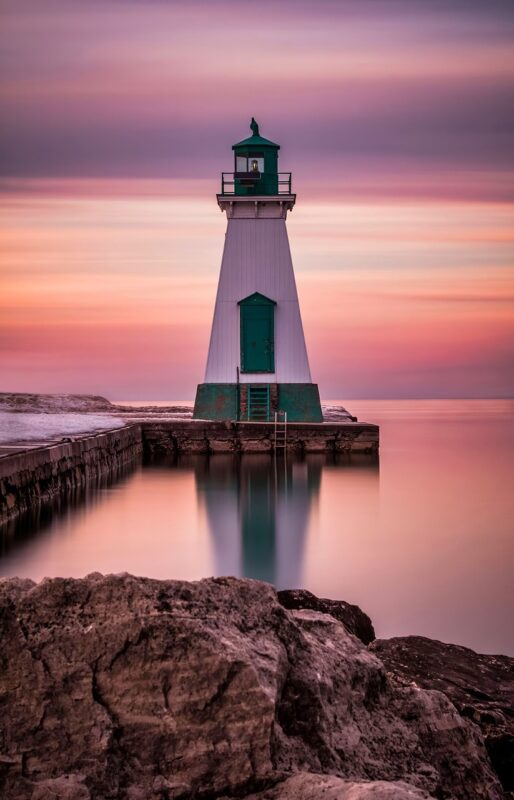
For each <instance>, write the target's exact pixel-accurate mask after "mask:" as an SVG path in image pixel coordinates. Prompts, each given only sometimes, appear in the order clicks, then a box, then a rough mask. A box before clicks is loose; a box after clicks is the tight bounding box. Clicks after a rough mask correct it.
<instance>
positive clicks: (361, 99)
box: [0, 0, 514, 399]
mask: <svg viewBox="0 0 514 800" xmlns="http://www.w3.org/2000/svg"><path fill="white" fill-rule="evenodd" d="M86 5H87V9H86ZM86 5H85V4H83V3H81V2H78V0H66V2H64V0H62V2H61V1H60V0H37V2H36V0H27V2H25V3H24V4H23V8H22V7H21V5H20V4H19V3H17V2H15V1H14V0H7V2H4V3H3V9H2V17H3V20H2V22H3V24H2V26H1V30H2V33H1V34H0V38H2V39H3V41H0V53H1V56H0V68H1V70H0V74H1V75H2V81H1V84H0V102H1V105H2V111H3V113H2V117H3V119H4V120H5V124H4V126H3V129H2V132H1V133H0V148H1V153H2V165H1V167H2V176H1V178H0V189H1V193H0V203H1V206H2V207H1V209H0V212H1V223H0V225H1V228H0V236H1V247H2V254H3V258H2V265H1V272H0V379H1V384H0V390H5V391H50V392H51V391H55V392H61V391H77V392H94V393H101V394H104V395H106V396H108V397H110V398H112V399H137V398H139V399H164V398H169V399H191V398H193V396H194V391H195V387H196V384H197V383H198V382H200V381H201V380H202V378H203V369H204V364H205V358H206V353H207V345H208V336H209V329H210V322H211V318H212V310H213V304H214V296H215V291H216V282H217V277H218V271H219V265H220V258H221V251H222V245H223V234H224V227H225V220H224V218H223V216H222V215H221V213H220V211H219V209H218V208H217V206H216V201H215V193H216V191H217V190H218V180H219V173H220V172H221V170H222V169H223V170H228V169H230V168H231V164H232V162H231V158H232V154H231V145H232V144H233V142H235V141H238V140H239V139H241V138H243V137H244V136H246V134H247V132H248V130H247V126H248V122H249V119H250V117H251V116H252V115H255V116H256V117H257V119H258V120H259V122H260V124H261V130H262V132H263V134H264V135H265V136H268V137H269V138H271V139H273V140H275V141H279V142H280V143H281V145H282V151H281V164H280V166H281V169H283V170H288V169H290V170H292V171H293V180H294V186H295V189H296V191H297V193H298V204H297V207H296V208H295V210H294V212H293V213H292V214H291V215H290V217H289V220H288V228H289V235H290V241H291V248H292V253H293V259H294V263H295V268H296V273H297V281H298V289H299V294H300V301H301V306H302V312H303V318H304V327H305V332H306V337H307V346H308V350H309V355H310V361H311V369H312V373H313V378H314V380H316V381H317V382H319V384H320V390H321V394H322V397H324V398H325V399H336V398H351V397H445V396H447V397H456V396H457V397H463V396H469V397H471V396H479V397H494V396H506V395H508V396H512V394H513V393H514V313H513V312H514V271H513V240H514V225H513V217H514V215H513V191H512V186H513V185H514V183H513V172H514V142H513V134H512V131H513V129H514V124H513V123H514V112H513V109H514V102H513V99H514V98H513V97H512V89H511V87H512V79H513V77H514V55H513V53H514V50H513V48H512V38H513V32H514V10H513V7H512V5H511V4H510V3H507V2H505V3H504V2H500V1H499V0H498V1H496V0H493V2H491V3H490V4H487V9H486V8H485V6H484V4H482V3H479V2H468V3H463V4H460V3H454V2H450V1H449V0H448V2H442V1H441V2H439V0H437V1H435V2H434V3H430V4H427V3H424V2H421V0H419V2H418V0H384V2H381V3H377V2H374V0H360V2H356V0H348V1H347V2H345V0H342V2H338V3H336V2H325V1H324V0H322V2H318V3H314V2H301V0H300V2H295V3H293V2H292V0H291V2H277V3H271V2H268V1H267V0H265V2H263V3H262V4H259V6H258V7H256V6H254V5H250V4H248V5H246V4H244V3H235V2H212V3H209V4H206V3H199V2H191V3H176V2H172V1H171V0H170V2H162V0H148V1H147V2H142V0H141V1H140V0H127V1H126V2H123V3H122V2H120V0H102V2H100V0H91V2H89V3H87V4H86Z"/></svg>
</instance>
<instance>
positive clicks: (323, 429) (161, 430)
mask: <svg viewBox="0 0 514 800" xmlns="http://www.w3.org/2000/svg"><path fill="white" fill-rule="evenodd" d="M141 428H142V434H143V443H144V450H145V452H146V453H148V454H154V453H159V454H161V453H162V454H164V453H166V454H176V455H180V454H182V453H204V454H214V453H266V452H273V450H274V443H275V426H274V424H273V423H271V422H228V421H227V422H214V421H213V422H211V421H205V420H174V421H173V422H171V421H170V422H157V421H152V422H143V423H142V424H141ZM378 445H379V428H378V425H371V424H369V423H366V422H323V423H315V422H293V423H289V424H288V425H287V439H286V447H287V452H288V453H296V454H298V455H301V454H303V453H366V454H368V455H376V454H377V453H378Z"/></svg>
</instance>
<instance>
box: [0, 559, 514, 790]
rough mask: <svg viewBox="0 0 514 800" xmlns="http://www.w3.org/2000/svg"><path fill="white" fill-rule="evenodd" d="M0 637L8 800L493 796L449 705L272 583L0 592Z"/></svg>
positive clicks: (1, 742) (1, 744) (475, 739)
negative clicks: (280, 596)
mask: <svg viewBox="0 0 514 800" xmlns="http://www.w3.org/2000/svg"><path fill="white" fill-rule="evenodd" d="M0 624H1V632H0V636H1V650H0V796H2V797H3V798H4V797H5V798H8V799H9V800H22V799H23V800H24V799H25V798H31V800H50V799H51V800H59V799H60V800H64V798H66V800H79V799H80V800H88V798H92V799H93V800H96V798H98V799H102V800H103V798H106V799H107V798H123V799H124V800H125V798H126V800H158V798H159V799H161V798H168V800H170V799H172V798H177V799H178V798H184V800H185V799H186V798H191V799H192V798H201V797H204V798H207V797H208V798H222V797H224V798H231V797H235V796H237V797H255V798H260V799H261V800H264V798H270V799H273V800H279V798H284V800H286V799H288V798H291V799H292V798H293V797H294V798H298V800H311V798H312V800H314V798H326V800H332V798H333V799H334V800H335V798H338V800H343V799H344V800H360V798H366V800H367V799H368V798H374V799H375V800H386V799H387V800H389V799H390V798H391V799H392V798H395V799H396V798H397V799H398V800H407V798H412V800H421V798H427V797H433V798H439V800H442V799H443V798H445V799H446V800H500V798H501V797H502V791H501V787H500V785H499V782H498V780H497V778H496V776H495V774H494V773H493V771H492V769H491V767H490V763H489V759H488V756H487V753H486V750H485V747H484V743H483V738H482V735H481V733H480V730H479V728H478V727H477V726H476V725H475V724H473V723H472V722H470V721H468V720H466V719H464V718H463V717H462V716H461V715H460V714H459V713H458V712H457V711H456V709H455V707H454V706H453V705H452V703H451V702H450V701H449V700H448V699H447V698H446V696H445V695H444V694H442V693H441V692H438V691H425V690H423V689H419V688H416V687H412V686H399V685H397V683H395V682H394V681H391V680H390V679H389V678H388V676H387V674H386V670H385V668H384V666H383V664H382V662H381V661H380V660H379V659H378V658H377V656H376V655H374V654H373V653H370V652H369V651H368V649H367V648H366V647H365V646H364V644H363V643H362V642H361V641H360V640H359V639H357V638H356V637H355V636H353V635H352V634H351V633H349V632H348V631H347V630H346V628H345V626H344V625H343V624H341V622H339V621H338V620H337V619H335V617H333V616H330V615H328V614H324V613H320V612H319V611H313V610H309V609H300V610H286V609H285V608H283V607H282V606H281V605H280V603H279V602H278V600H277V595H276V593H275V591H274V590H273V589H272V587H270V586H269V585H267V584H262V583H259V582H256V581H239V580H235V579H210V580H205V581H200V582H199V583H186V582H179V581H155V580H150V579H137V578H133V577H130V576H126V575H125V576H107V577H102V576H100V575H93V576H89V577H88V578H86V579H84V580H72V579H68V580H62V579H55V580H46V581H43V582H42V583H40V584H38V585H35V584H33V583H32V582H31V581H22V580H19V579H14V580H4V581H1V582H0ZM300 773H311V774H310V775H308V774H300ZM340 779H343V780H340ZM395 783H396V784H397V785H394V784H395Z"/></svg>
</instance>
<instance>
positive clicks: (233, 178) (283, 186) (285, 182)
mask: <svg viewBox="0 0 514 800" xmlns="http://www.w3.org/2000/svg"><path fill="white" fill-rule="evenodd" d="M291 175H292V173H291V172H279V173H278V192H277V194H291V186H292V177H291ZM252 177H253V176H252V173H241V172H222V173H221V194H236V186H241V187H246V188H248V187H249V186H251V187H252V188H255V189H257V191H256V194H258V193H259V192H258V183H259V181H260V180H261V178H262V177H264V176H263V175H262V174H261V173H257V175H256V176H254V182H252V181H251V180H250V179H251V178H252ZM266 177H267V178H268V180H269V177H270V176H269V175H268V176H266ZM262 193H263V194H270V192H269V191H268V190H267V189H266V190H264V188H263V191H262ZM242 194H247V193H246V192H243V193H242ZM252 194H253V192H252ZM247 196H248V195H247Z"/></svg>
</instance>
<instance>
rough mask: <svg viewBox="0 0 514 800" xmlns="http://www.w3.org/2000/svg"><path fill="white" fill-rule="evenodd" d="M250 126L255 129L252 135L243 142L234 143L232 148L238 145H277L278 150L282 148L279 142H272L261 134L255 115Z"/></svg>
mask: <svg viewBox="0 0 514 800" xmlns="http://www.w3.org/2000/svg"><path fill="white" fill-rule="evenodd" d="M250 128H251V130H252V131H253V133H252V136H249V137H248V139H243V141H242V142H238V143H237V144H233V145H232V150H235V149H236V147H276V149H277V150H280V145H279V144H276V143H275V142H271V141H270V140H269V139H265V138H264V137H263V136H261V135H260V134H259V126H258V125H257V123H256V121H255V119H254V118H253V117H252V121H251V123H250Z"/></svg>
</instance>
